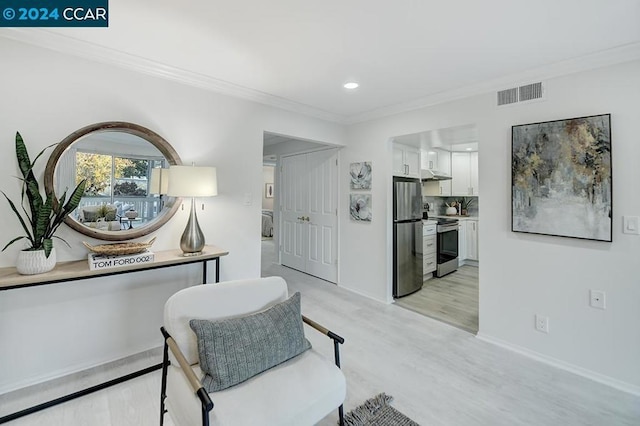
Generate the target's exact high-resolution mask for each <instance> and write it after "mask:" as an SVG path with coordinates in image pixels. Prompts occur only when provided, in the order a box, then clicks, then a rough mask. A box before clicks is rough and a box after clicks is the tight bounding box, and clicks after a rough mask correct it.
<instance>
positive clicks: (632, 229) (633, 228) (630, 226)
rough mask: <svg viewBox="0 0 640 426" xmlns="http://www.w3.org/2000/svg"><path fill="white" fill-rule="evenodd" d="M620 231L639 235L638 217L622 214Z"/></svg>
mask: <svg viewBox="0 0 640 426" xmlns="http://www.w3.org/2000/svg"><path fill="white" fill-rule="evenodd" d="M622 233H623V234H633V235H640V217H638V216H622Z"/></svg>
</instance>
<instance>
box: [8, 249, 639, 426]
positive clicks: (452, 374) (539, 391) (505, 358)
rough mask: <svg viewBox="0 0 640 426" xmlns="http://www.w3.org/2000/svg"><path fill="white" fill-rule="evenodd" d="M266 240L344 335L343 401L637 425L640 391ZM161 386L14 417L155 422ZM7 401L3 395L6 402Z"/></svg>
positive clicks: (425, 420) (449, 421)
mask: <svg viewBox="0 0 640 426" xmlns="http://www.w3.org/2000/svg"><path fill="white" fill-rule="evenodd" d="M262 244H263V249H264V250H265V253H266V256H263V274H264V275H265V276H267V275H280V276H283V277H284V278H285V279H286V280H287V282H288V284H289V287H290V291H291V292H295V291H300V292H301V293H302V310H303V312H304V314H305V315H308V316H309V317H311V318H313V319H315V320H316V321H318V322H320V323H321V324H323V325H325V326H327V327H329V328H330V329H332V330H333V331H335V332H337V333H339V334H341V335H342V336H343V337H344V338H345V339H346V341H345V344H344V346H343V347H342V362H343V371H344V373H345V375H346V377H347V388H348V390H347V399H346V401H345V409H346V410H349V409H351V408H353V407H354V406H356V405H358V404H360V403H361V402H362V401H363V400H365V399H367V398H370V397H371V396H373V395H375V394H377V393H379V392H386V393H388V394H390V395H393V396H394V397H395V401H394V402H393V406H394V407H395V408H397V409H398V410H400V411H402V412H403V413H405V414H406V415H408V416H409V417H411V418H412V419H414V420H415V421H417V422H418V423H420V424H421V425H429V426H440V425H442V426H457V425H462V426H466V425H487V426H495V425H505V426H507V425H509V426H513V425H535V426H546V425H548V426H556V425H563V426H564V425H576V426H577V425H580V426H583V425H593V426H596V425H598V426H600V425H607V426H608V425H638V424H640V397H636V396H632V395H630V394H626V393H623V392H621V391H617V390H615V389H612V388H609V387H607V386H604V385H601V384H599V383H596V382H593V381H591V380H588V379H585V378H583V377H580V376H576V375H574V374H571V373H568V372H566V371H563V370H559V369H556V368H553V367H550V366H548V365H545V364H542V363H539V362H536V361H533V360H531V359H529V358H526V357H524V356H521V355H519V354H516V353H513V352H510V351H507V350H505V349H502V348H499V347H497V346H494V345H491V344H489V343H486V342H483V341H481V340H478V339H476V338H475V337H474V336H473V335H471V334H469V333H467V332H464V331H462V330H460V329H458V328H455V327H451V326H449V325H447V324H444V323H442V322H439V321H436V320H433V319H431V318H428V317H425V316H423V315H419V314H417V313H415V312H412V311H409V310H407V309H403V308H400V307H398V306H395V305H385V304H382V303H378V302H376V301H373V300H370V299H367V298H363V297H361V296H358V295H356V294H353V293H351V292H349V291H346V290H343V289H341V288H339V287H337V286H335V285H333V284H330V283H327V282H326V281H322V280H319V279H316V278H313V277H310V276H308V275H305V274H301V273H299V272H297V271H294V270H291V269H289V268H285V267H282V266H279V265H277V264H275V263H274V262H273V242H272V241H265V242H263V243H262ZM307 335H308V337H309V340H310V341H311V343H312V345H313V346H314V347H315V348H316V349H318V350H319V351H321V352H323V353H324V354H326V356H328V357H331V356H332V345H331V343H330V342H328V341H327V338H326V337H324V336H322V335H320V334H319V333H314V332H313V331H312V330H308V331H307ZM40 388H42V389H44V388H45V387H44V386H41V387H40ZM159 388H160V374H159V373H153V374H149V375H147V376H144V377H141V378H138V379H135V380H131V381H129V382H127V383H124V384H121V385H118V386H115V387H113V388H111V389H108V390H105V391H101V392H99V393H97V394H94V395H92V396H88V397H84V398H81V399H79V400H76V401H73V402H70V403H67V404H63V405H61V406H58V407H54V408H51V409H48V410H45V411H43V412H41V413H40V414H36V415H33V416H29V417H27V418H24V419H22V420H18V421H15V422H12V423H9V424H8V425H9V426H26V425H29V426H31V425H47V426H62V425H64V426H75V425H91V426H102V425H105V426H106V425H117V426H121V425H122V426H128V425H136V426H146V425H157V424H158V410H159V408H158V407H159V402H158V400H159ZM37 390H38V389H37V388H36V389H35V390H33V392H36V391H37ZM33 392H32V393H33ZM39 396H40V395H39ZM6 402H7V398H5V399H4V400H2V399H0V409H2V410H3V411H4V409H5V408H4V404H5V403H6ZM214 402H215V396H214ZM336 419H337V415H336V414H335V413H332V414H331V415H329V416H328V417H327V418H325V419H324V420H323V421H322V422H321V423H320V424H321V425H322V426H329V425H334V424H335V421H336ZM166 424H168V425H169V426H172V423H171V422H170V421H169V422H168V423H166Z"/></svg>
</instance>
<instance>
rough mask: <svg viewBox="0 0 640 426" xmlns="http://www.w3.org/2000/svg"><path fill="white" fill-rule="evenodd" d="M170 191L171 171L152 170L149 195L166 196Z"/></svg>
mask: <svg viewBox="0 0 640 426" xmlns="http://www.w3.org/2000/svg"><path fill="white" fill-rule="evenodd" d="M168 189H169V169H161V168H159V167H158V168H156V169H151V179H149V194H166V193H167V190H168Z"/></svg>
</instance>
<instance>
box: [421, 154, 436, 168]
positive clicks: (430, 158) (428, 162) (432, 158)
mask: <svg viewBox="0 0 640 426" xmlns="http://www.w3.org/2000/svg"><path fill="white" fill-rule="evenodd" d="M422 168H423V169H427V170H438V152H437V151H434V150H429V151H422Z"/></svg>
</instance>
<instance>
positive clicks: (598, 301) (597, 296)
mask: <svg viewBox="0 0 640 426" xmlns="http://www.w3.org/2000/svg"><path fill="white" fill-rule="evenodd" d="M605 298H606V295H605V293H604V291H602V290H589V305H591V307H592V308H598V309H605V308H606V307H607V306H606V303H605V302H606V299H605Z"/></svg>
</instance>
